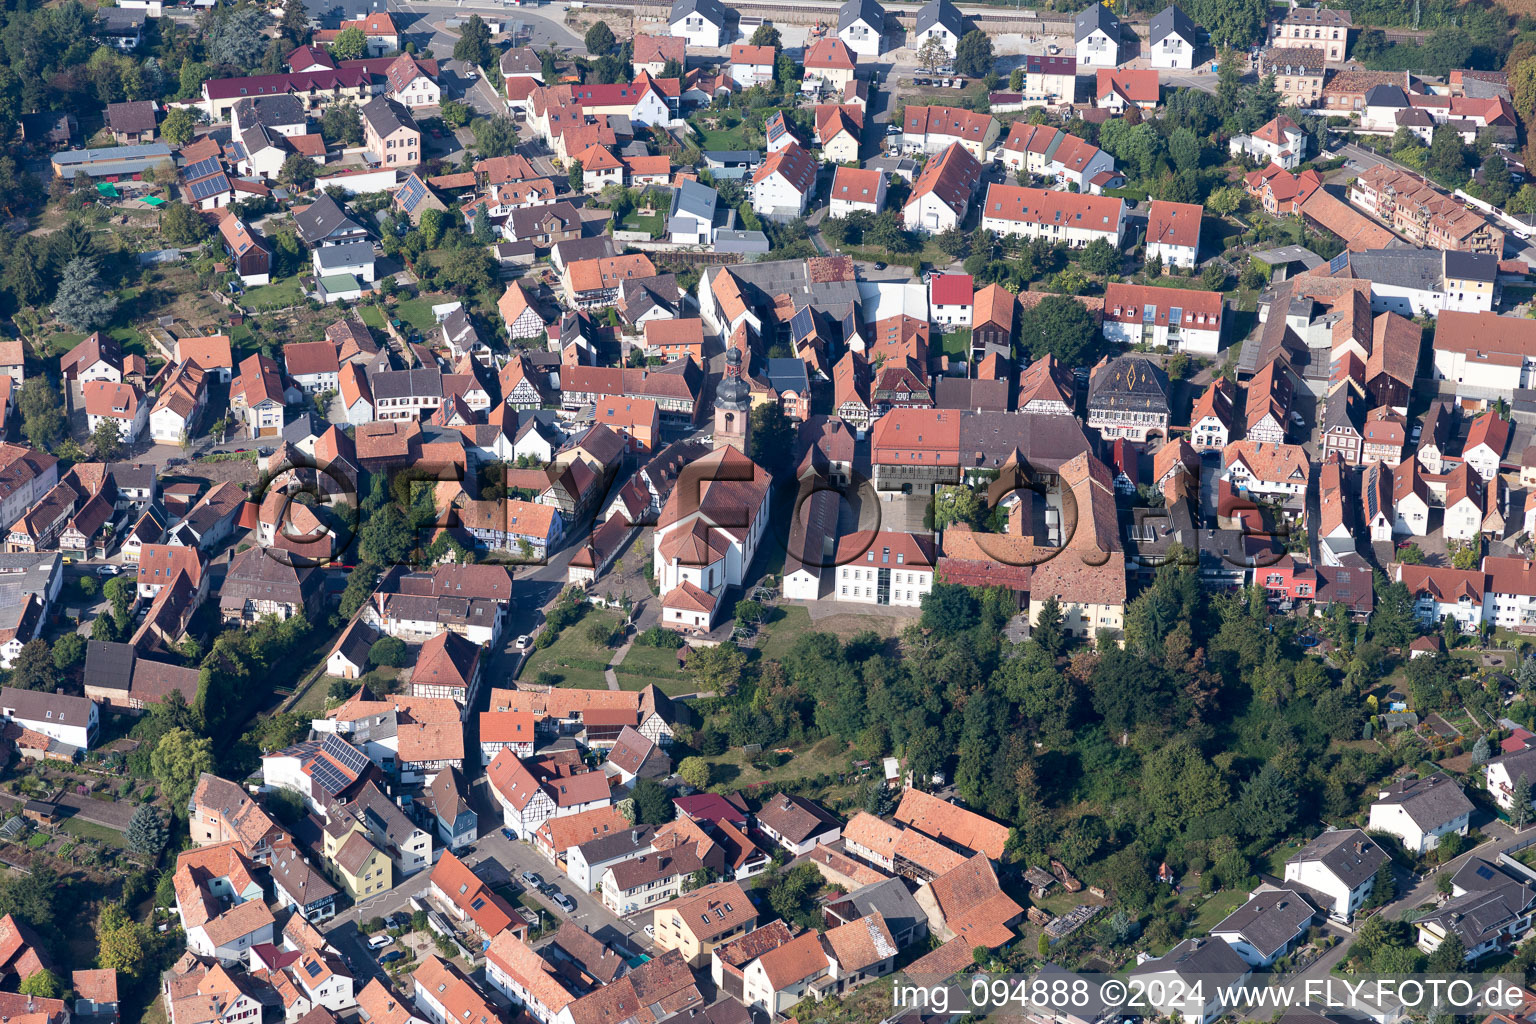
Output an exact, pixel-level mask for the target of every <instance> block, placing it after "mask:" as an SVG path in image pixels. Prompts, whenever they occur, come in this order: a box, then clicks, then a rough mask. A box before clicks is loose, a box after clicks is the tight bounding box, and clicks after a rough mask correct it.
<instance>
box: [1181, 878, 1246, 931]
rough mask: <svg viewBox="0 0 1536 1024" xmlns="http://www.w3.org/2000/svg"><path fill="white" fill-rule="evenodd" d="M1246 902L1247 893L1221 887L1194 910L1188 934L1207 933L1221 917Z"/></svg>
mask: <svg viewBox="0 0 1536 1024" xmlns="http://www.w3.org/2000/svg"><path fill="white" fill-rule="evenodd" d="M1247 902H1248V894H1247V893H1245V892H1242V891H1241V890H1238V889H1223V890H1222V891H1221V892H1218V893H1216V894H1215V895H1214V896H1212V897H1211V898H1210V899H1208V900H1206V901H1205V902H1204V903H1202V904H1200V907H1199V909H1198V910H1196V911H1195V919H1194V922H1193V923H1192V924H1191V925H1190V927H1189V934H1191V935H1209V934H1210V932H1211V929H1212V928H1214V927H1216V925H1217V924H1218V923H1219V922H1220V921H1221V919H1222V918H1224V917H1226V916H1227V915H1228V914H1230V913H1232V911H1234V910H1236V909H1237V908H1238V907H1240V906H1242V905H1243V904H1244V903H1247Z"/></svg>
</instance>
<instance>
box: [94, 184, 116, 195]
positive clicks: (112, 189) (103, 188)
mask: <svg viewBox="0 0 1536 1024" xmlns="http://www.w3.org/2000/svg"><path fill="white" fill-rule="evenodd" d="M96 191H97V192H100V193H101V194H102V195H104V196H106V197H107V198H108V199H117V198H119V193H118V191H117V186H116V185H114V184H112V183H111V182H110V181H103V182H99V183H98V184H97V185H96Z"/></svg>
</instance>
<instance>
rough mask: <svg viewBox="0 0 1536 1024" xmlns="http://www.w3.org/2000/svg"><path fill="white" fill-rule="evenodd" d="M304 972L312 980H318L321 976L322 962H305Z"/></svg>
mask: <svg viewBox="0 0 1536 1024" xmlns="http://www.w3.org/2000/svg"><path fill="white" fill-rule="evenodd" d="M304 971H305V973H307V974H308V975H309V976H310V977H311V978H318V977H319V976H320V962H319V961H318V960H307V961H305V963H304Z"/></svg>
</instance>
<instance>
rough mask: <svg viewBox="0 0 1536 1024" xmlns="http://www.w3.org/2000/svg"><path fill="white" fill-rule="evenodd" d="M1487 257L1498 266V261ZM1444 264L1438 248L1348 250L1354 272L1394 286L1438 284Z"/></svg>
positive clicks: (1430, 287)
mask: <svg viewBox="0 0 1536 1024" xmlns="http://www.w3.org/2000/svg"><path fill="white" fill-rule="evenodd" d="M1488 258H1489V259H1490V260H1492V261H1493V263H1494V267H1495V269H1497V266H1498V261H1497V260H1494V259H1493V257H1491V256H1490V257H1488ZM1441 264H1442V260H1441V256H1440V253H1439V252H1438V251H1437V250H1435V249H1367V250H1365V251H1364V252H1352V253H1350V254H1349V269H1350V272H1351V275H1352V276H1354V277H1358V278H1362V279H1364V280H1367V281H1370V282H1371V283H1373V284H1384V285H1389V286H1391V287H1393V288H1413V289H1418V290H1424V291H1430V290H1433V289H1435V288H1438V287H1439V286H1440V280H1441V279H1440V268H1441Z"/></svg>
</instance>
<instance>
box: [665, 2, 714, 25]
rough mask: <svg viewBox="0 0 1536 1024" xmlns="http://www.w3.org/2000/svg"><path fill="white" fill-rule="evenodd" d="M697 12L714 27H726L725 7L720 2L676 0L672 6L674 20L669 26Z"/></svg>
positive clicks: (672, 19)
mask: <svg viewBox="0 0 1536 1024" xmlns="http://www.w3.org/2000/svg"><path fill="white" fill-rule="evenodd" d="M695 12H697V13H698V14H701V15H703V16H704V20H705V21H708V22H709V23H710V24H712V25H719V26H722V27H723V26H724V25H725V6H724V5H723V4H721V3H720V0H676V2H675V3H674V4H673V5H672V18H671V21H670V22H669V24H674V25H675V24H676V23H677V22H679V21H682V20H683V19H684V18H686V17H688V15H690V14H693V13H695Z"/></svg>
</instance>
